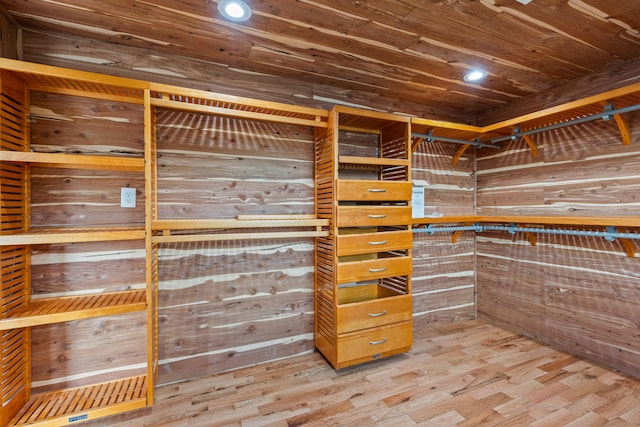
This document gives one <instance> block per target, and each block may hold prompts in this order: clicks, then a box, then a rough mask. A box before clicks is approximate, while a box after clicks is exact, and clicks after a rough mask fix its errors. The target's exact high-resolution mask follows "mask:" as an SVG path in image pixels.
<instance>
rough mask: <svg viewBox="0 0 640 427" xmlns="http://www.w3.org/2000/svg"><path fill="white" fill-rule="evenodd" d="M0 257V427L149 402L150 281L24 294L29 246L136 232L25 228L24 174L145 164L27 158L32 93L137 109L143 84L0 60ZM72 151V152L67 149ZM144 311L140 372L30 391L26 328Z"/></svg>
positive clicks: (130, 159)
mask: <svg viewBox="0 0 640 427" xmlns="http://www.w3.org/2000/svg"><path fill="white" fill-rule="evenodd" d="M0 67H1V68H2V71H0V95H1V97H0V128H1V129H0V130H1V134H2V136H1V137H0V188H1V194H0V202H1V205H2V222H1V229H0V230H1V232H0V252H1V253H0V257H1V275H2V294H1V295H0V297H1V298H0V302H1V305H2V306H1V309H2V311H1V312H0V330H2V331H3V338H2V341H1V342H0V349H1V351H2V354H3V360H2V363H1V370H2V378H3V385H2V394H1V395H0V400H1V404H2V413H1V415H0V425H3V426H4V425H46V426H57V425H60V426H61V425H67V424H69V423H73V422H78V421H82V420H87V419H93V418H96V417H101V416H106V415H111V414H116V413H119V412H123V411H129V410H132V409H136V408H142V407H145V406H148V405H150V404H151V403H152V402H153V385H154V381H155V380H154V378H155V375H156V373H155V368H156V363H155V360H157V353H156V351H155V346H154V344H153V343H154V342H155V341H156V340H157V331H155V330H154V328H153V326H154V321H153V320H152V316H151V313H152V308H153V307H154V305H155V301H154V298H155V293H154V292H153V288H152V284H151V283H147V284H146V287H145V288H143V289H133V290H131V289H127V290H123V291H121V292H99V293H81V294H80V295H71V296H52V297H47V296H46V294H44V295H38V296H37V297H36V296H34V295H32V292H31V287H32V283H31V282H32V280H34V278H32V270H31V252H32V250H33V249H34V248H37V247H39V246H38V245H45V246H47V245H58V246H60V245H63V246H64V245H74V244H80V243H89V242H103V243H104V244H105V245H107V244H108V242H118V241H131V240H133V241H135V240H137V241H140V242H144V241H145V239H146V231H145V227H143V226H138V227H131V226H130V225H129V224H122V225H119V226H118V225H116V226H113V227H104V226H96V227H88V228H87V227H80V228H71V227H68V226H62V227H51V228H45V227H42V226H40V224H38V225H39V226H38V227H33V226H32V224H31V217H32V213H33V211H34V210H35V209H36V208H34V207H32V206H31V198H32V188H31V179H32V168H33V167H38V168H55V169H60V168H62V169H67V168H68V169H83V170H99V171H115V172H118V173H119V172H126V173H131V172H132V173H139V174H140V179H144V177H145V172H146V170H147V168H148V165H147V162H146V161H145V158H144V157H143V156H142V155H139V156H135V155H133V156H132V155H130V154H123V155H112V154H106V155H103V154H96V153H77V152H73V153H68V152H66V149H65V147H60V151H59V152H36V151H34V150H32V148H31V145H30V139H31V138H30V127H31V125H30V117H29V115H30V111H29V110H30V97H31V93H32V91H39V92H46V93H54V94H62V95H70V96H73V97H82V98H96V99H100V100H110V101H117V102H128V103H134V104H142V103H143V101H144V94H145V91H146V83H144V82H139V81H135V80H128V79H121V78H115V77H106V76H100V75H96V74H92V73H83V72H74V71H71V70H62V69H59V68H56V67H47V66H40V65H35V64H28V63H23V62H18V61H12V60H6V59H2V60H0ZM75 150H77V148H75V147H74V148H73V149H72V151H75ZM136 312H137V313H147V327H146V328H147V331H146V334H145V335H146V336H147V337H148V338H147V339H148V345H147V353H148V360H149V363H148V367H147V370H146V371H147V372H146V374H144V375H135V376H131V373H128V374H124V377H123V378H114V379H112V380H110V381H102V382H100V383H98V384H93V385H85V386H82V387H73V388H64V389H61V390H57V391H51V392H46V393H32V390H31V388H32V386H31V369H32V366H31V328H34V327H39V326H41V325H50V324H54V323H65V322H73V321H79V320H82V319H91V318H98V317H105V316H115V315H121V314H125V313H136Z"/></svg>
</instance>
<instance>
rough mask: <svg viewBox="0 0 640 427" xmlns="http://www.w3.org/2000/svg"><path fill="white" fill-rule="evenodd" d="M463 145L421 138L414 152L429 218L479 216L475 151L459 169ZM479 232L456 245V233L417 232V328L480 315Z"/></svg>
mask: <svg viewBox="0 0 640 427" xmlns="http://www.w3.org/2000/svg"><path fill="white" fill-rule="evenodd" d="M458 148H459V146H457V145H454V144H442V143H437V142H436V143H426V142H421V143H420V145H418V147H417V149H416V150H415V151H414V153H413V159H412V161H413V163H412V166H413V168H412V178H413V185H414V186H423V187H424V189H425V194H424V199H425V209H424V214H425V216H427V217H428V216H430V215H434V216H438V215H473V202H474V190H475V176H474V174H473V168H474V164H473V155H474V154H473V150H472V149H469V150H467V151H466V152H465V154H464V155H463V156H462V157H461V158H460V160H459V161H458V164H457V166H456V167H455V168H453V167H452V166H451V158H452V156H453V155H454V154H455V152H456V150H457V149H458ZM474 241H475V235H474V234H473V233H470V232H465V233H464V234H463V235H461V236H460V237H459V238H458V240H457V242H456V243H455V244H452V243H451V234H450V233H437V234H433V235H429V234H426V233H414V234H413V252H412V254H413V274H412V290H413V315H414V320H413V321H414V328H415V329H416V330H420V329H421V328H424V327H429V326H430V325H432V324H436V323H446V322H451V321H457V320H465V319H473V318H474V317H475V273H474V269H475V266H474Z"/></svg>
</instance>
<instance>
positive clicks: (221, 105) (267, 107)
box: [150, 83, 329, 127]
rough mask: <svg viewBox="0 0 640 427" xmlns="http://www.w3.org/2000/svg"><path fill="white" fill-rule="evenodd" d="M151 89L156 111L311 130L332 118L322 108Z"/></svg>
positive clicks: (160, 87) (169, 88)
mask: <svg viewBox="0 0 640 427" xmlns="http://www.w3.org/2000/svg"><path fill="white" fill-rule="evenodd" d="M150 89H151V100H150V102H151V105H154V106H156V107H163V108H169V109H176V110H182V111H192V112H197V113H203V114H215V115H224V116H233V117H236V118H244V119H252V120H263V121H270V122H279V123H287V124H293V125H301V126H312V127H327V120H328V117H329V112H328V111H326V110H321V109H319V108H309V107H298V106H295V105H289V104H281V103H278V102H269V101H260V100H256V99H250V98H242V97H239V96H231V95H224V94H220V93H212V92H207V91H202V90H197V89H185V88H178V87H175V86H169V85H163V84H157V83H151V84H150Z"/></svg>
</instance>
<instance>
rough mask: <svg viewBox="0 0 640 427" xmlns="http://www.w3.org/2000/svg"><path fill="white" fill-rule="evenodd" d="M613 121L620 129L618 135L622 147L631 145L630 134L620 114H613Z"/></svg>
mask: <svg viewBox="0 0 640 427" xmlns="http://www.w3.org/2000/svg"><path fill="white" fill-rule="evenodd" d="M613 119H614V120H615V121H616V124H617V125H618V129H620V135H621V136H622V143H623V144H624V145H631V132H630V131H629V125H628V124H627V122H626V120H625V119H623V118H622V116H621V115H620V114H614V115H613Z"/></svg>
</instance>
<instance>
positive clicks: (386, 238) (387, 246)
mask: <svg viewBox="0 0 640 427" xmlns="http://www.w3.org/2000/svg"><path fill="white" fill-rule="evenodd" d="M337 241H338V244H337V254H338V256H344V255H355V254H367V253H371V252H386V251H399V250H403V249H411V246H412V244H413V233H412V232H411V230H402V231H384V232H379V233H360V234H348V235H339V236H338V239H337Z"/></svg>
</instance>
